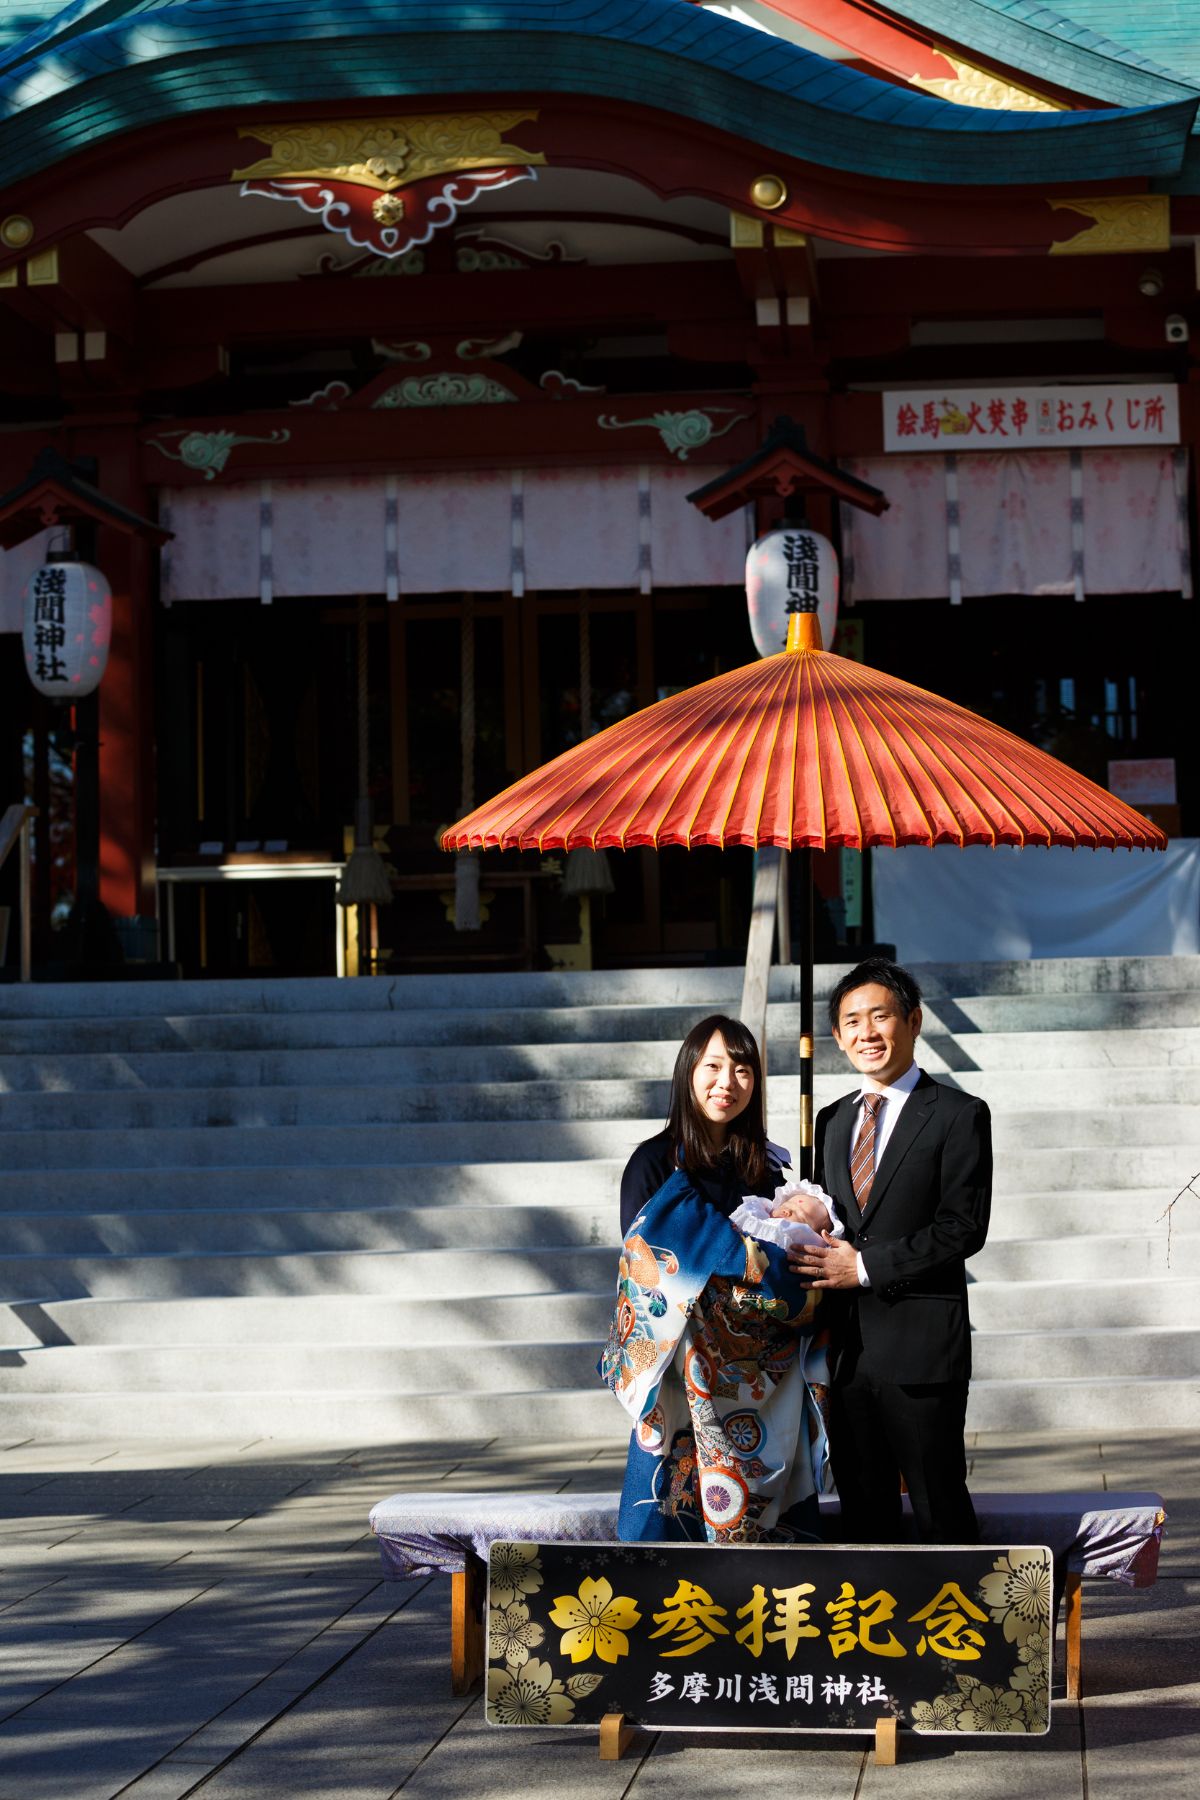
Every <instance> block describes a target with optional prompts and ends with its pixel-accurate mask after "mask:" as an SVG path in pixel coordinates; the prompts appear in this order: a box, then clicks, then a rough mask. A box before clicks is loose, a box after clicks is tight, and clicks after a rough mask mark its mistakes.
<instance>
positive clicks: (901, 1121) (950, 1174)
mask: <svg viewBox="0 0 1200 1800" xmlns="http://www.w3.org/2000/svg"><path fill="white" fill-rule="evenodd" d="M858 1092H861V1090H858ZM858 1092H856V1093H854V1094H848V1095H846V1097H845V1098H844V1099H842V1100H839V1101H837V1103H836V1104H835V1105H833V1106H827V1107H824V1108H823V1109H822V1110H821V1112H820V1113H819V1114H818V1115H817V1130H816V1168H815V1175H816V1179H817V1181H818V1182H819V1183H820V1185H821V1186H822V1187H823V1188H824V1189H825V1191H826V1193H828V1194H830V1195H831V1196H832V1197H833V1199H834V1200H835V1202H836V1203H837V1209H838V1212H839V1214H840V1215H841V1217H842V1220H843V1222H844V1224H845V1226H846V1236H847V1237H848V1239H849V1240H850V1242H851V1243H852V1244H853V1245H854V1247H855V1248H856V1249H857V1250H859V1251H861V1253H862V1259H863V1263H864V1265H865V1267H866V1271H867V1274H868V1276H869V1277H870V1280H871V1285H870V1287H869V1288H860V1289H859V1290H858V1291H857V1293H851V1292H849V1291H848V1290H847V1291H845V1295H844V1298H845V1302H846V1304H845V1305H843V1306H842V1307H840V1308H839V1309H838V1312H837V1318H836V1321H834V1322H833V1333H834V1335H833V1358H834V1374H835V1376H836V1373H837V1367H838V1362H839V1360H840V1357H841V1354H842V1352H843V1351H844V1349H845V1346H846V1343H847V1340H848V1339H849V1338H850V1337H851V1336H852V1335H853V1332H854V1324H855V1318H856V1317H857V1326H858V1332H859V1333H860V1334H861V1339H862V1355H863V1366H864V1368H870V1369H871V1370H872V1371H873V1372H875V1373H877V1374H878V1375H879V1376H881V1377H882V1378H883V1379H884V1380H888V1381H894V1382H899V1383H916V1382H934V1381H965V1380H967V1379H968V1378H969V1376H970V1373H971V1326H970V1320H969V1319H968V1316H967V1276H966V1270H965V1268H964V1266H963V1263H964V1259H965V1258H966V1257H968V1256H973V1255H974V1254H975V1252H976V1251H977V1250H978V1249H980V1248H981V1247H982V1245H983V1241H984V1239H985V1238H986V1236H987V1228H988V1216H989V1212H990V1209H991V1197H992V1131H991V1115H990V1114H989V1112H988V1109H987V1107H986V1105H985V1104H984V1102H983V1101H982V1100H977V1099H976V1098H975V1097H974V1096H973V1095H971V1094H964V1093H962V1092H961V1091H960V1090H959V1089H958V1088H951V1087H943V1086H942V1085H941V1083H939V1082H936V1081H934V1080H932V1079H931V1077H930V1076H928V1075H926V1074H925V1073H924V1072H922V1075H921V1079H920V1081H919V1082H918V1083H917V1085H916V1087H915V1088H914V1089H913V1091H912V1093H911V1094H909V1096H908V1098H907V1100H906V1101H905V1102H904V1106H903V1108H902V1110H901V1113H900V1117H899V1118H898V1119H897V1121H896V1124H895V1127H894V1129H893V1131H892V1133H891V1136H890V1137H889V1138H888V1142H887V1147H886V1148H885V1150H884V1153H883V1156H882V1158H881V1160H880V1163H879V1166H878V1167H877V1169H876V1171H875V1180H874V1182H873V1184H872V1187H871V1192H870V1195H869V1197H868V1200H867V1205H866V1209H865V1211H864V1212H863V1213H862V1214H861V1215H860V1213H859V1210H858V1207H857V1205H856V1204H855V1200H854V1192H853V1189H852V1188H851V1186H850V1138H851V1133H852V1131H853V1128H854V1115H855V1110H856V1104H857V1099H858ZM838 1297H839V1299H841V1298H843V1295H842V1294H841V1293H839V1296H838Z"/></svg>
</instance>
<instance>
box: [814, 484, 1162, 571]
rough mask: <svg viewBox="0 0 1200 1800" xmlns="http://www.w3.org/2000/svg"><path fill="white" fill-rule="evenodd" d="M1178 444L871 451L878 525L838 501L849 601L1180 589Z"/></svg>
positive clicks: (875, 520)
mask: <svg viewBox="0 0 1200 1800" xmlns="http://www.w3.org/2000/svg"><path fill="white" fill-rule="evenodd" d="M1186 454H1187V453H1186V452H1185V451H1175V450H1170V449H1166V450H1142V449H1116V450H1080V451H1075V452H1069V451H1063V450H1057V451H1050V450H1047V451H1023V450H1022V451H1015V450H1014V451H1008V452H1005V453H995V454H991V455H962V454H958V455H955V456H953V457H950V456H936V455H932V456H874V457H859V458H856V459H854V460H852V461H850V462H848V463H847V465H846V466H847V468H848V469H849V471H850V472H851V473H852V474H854V475H857V476H859V477H860V478H861V479H862V480H863V481H868V482H870V483H871V484H872V485H873V486H875V487H879V488H882V489H883V492H884V493H885V494H886V495H887V497H888V499H889V501H890V502H891V506H890V509H889V510H888V511H887V512H885V513H883V514H881V516H880V517H879V518H877V519H874V518H871V517H870V515H869V514H866V513H862V512H858V511H855V510H853V509H852V508H849V507H844V508H843V509H842V527H843V537H844V551H845V564H846V566H845V569H844V581H845V588H846V592H847V597H848V598H850V599H853V600H936V599H943V598H948V597H954V598H958V597H960V596H961V597H965V598H968V599H969V598H971V597H972V596H977V595H983V594H1071V593H1075V594H1077V595H1079V597H1081V598H1082V597H1083V595H1085V594H1089V593H1090V594H1154V593H1182V594H1185V595H1188V596H1189V597H1190V592H1191V579H1190V545H1189V534H1188V518H1187V504H1186V485H1187V470H1186Z"/></svg>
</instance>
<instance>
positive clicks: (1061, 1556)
mask: <svg viewBox="0 0 1200 1800" xmlns="http://www.w3.org/2000/svg"><path fill="white" fill-rule="evenodd" d="M618 1498H619V1496H618V1495H617V1494H615V1493H603V1494H580V1493H567V1494H452V1493H431V1494H394V1495H393V1496H392V1498H391V1499H390V1500H381V1501H379V1503H378V1505H376V1506H374V1507H372V1509H371V1529H372V1531H373V1532H374V1533H375V1536H376V1537H377V1538H378V1539H379V1551H380V1555H381V1556H382V1558H383V1570H384V1575H385V1576H386V1577H387V1579H388V1580H389V1581H408V1580H410V1579H412V1578H414V1577H416V1576H418V1575H433V1574H445V1575H452V1574H456V1573H457V1572H458V1571H459V1570H461V1569H464V1568H465V1567H466V1562H467V1557H468V1556H469V1555H474V1556H477V1557H478V1558H479V1559H480V1561H481V1562H486V1561H487V1551H488V1545H489V1544H491V1543H494V1542H495V1541H496V1540H497V1539H498V1538H512V1539H516V1540H518V1541H521V1542H525V1543H531V1544H559V1543H563V1544H589V1543H591V1544H608V1543H614V1542H615V1541H616V1536H617V1501H618ZM974 1500H975V1511H976V1514H977V1515H978V1518H979V1527H980V1536H981V1538H982V1540H983V1542H984V1543H985V1544H986V1543H993V1544H1048V1545H1049V1547H1050V1549H1051V1550H1052V1551H1053V1552H1054V1559H1055V1562H1056V1564H1057V1565H1058V1567H1059V1568H1060V1569H1066V1570H1070V1571H1071V1572H1072V1573H1074V1574H1078V1575H1107V1576H1108V1577H1109V1579H1110V1580H1112V1581H1123V1582H1125V1583H1126V1585H1127V1586H1129V1587H1152V1586H1153V1585H1154V1580H1155V1576H1156V1575H1157V1573H1158V1549H1159V1544H1160V1542H1161V1540H1162V1533H1163V1526H1164V1524H1165V1522H1166V1513H1165V1512H1164V1510H1163V1503H1162V1501H1161V1499H1160V1498H1159V1496H1158V1495H1157V1494H1148V1493H1147V1494H1087V1493H1077V1494H976V1495H975V1496H974ZM821 1510H822V1513H831V1514H836V1512H837V1510H838V1506H837V1501H836V1500H822V1502H821Z"/></svg>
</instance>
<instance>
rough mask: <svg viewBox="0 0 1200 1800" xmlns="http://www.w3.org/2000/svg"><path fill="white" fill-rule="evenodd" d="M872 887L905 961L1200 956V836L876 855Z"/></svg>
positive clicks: (887, 931)
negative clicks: (1155, 843) (1159, 845)
mask: <svg viewBox="0 0 1200 1800" xmlns="http://www.w3.org/2000/svg"><path fill="white" fill-rule="evenodd" d="M871 883H872V890H873V893H874V900H875V936H876V938H878V939H879V941H880V942H881V943H889V944H895V946H896V954H897V956H898V957H899V958H900V960H901V961H902V962H993V961H1009V960H1016V959H1023V958H1026V957H1044V956H1194V955H1195V954H1196V953H1197V951H1200V839H1197V838H1175V839H1173V840H1172V842H1171V843H1170V844H1169V845H1168V847H1167V849H1166V851H1165V852H1162V851H1151V850H1066V849H1060V848H1055V849H1050V850H1043V849H1036V848H1032V849H1028V850H1018V849H1013V848H1011V847H1007V846H1006V847H1005V848H1003V849H999V850H989V849H987V848H986V846H984V845H979V844H973V845H971V846H970V847H969V848H967V849H966V850H954V849H951V848H949V847H939V848H938V849H936V850H922V849H916V848H906V849H903V850H873V851H872V852H871Z"/></svg>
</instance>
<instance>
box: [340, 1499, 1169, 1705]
mask: <svg viewBox="0 0 1200 1800" xmlns="http://www.w3.org/2000/svg"><path fill="white" fill-rule="evenodd" d="M973 1497H974V1501H975V1511H976V1514H977V1516H978V1519H979V1530H980V1537H981V1540H982V1542H983V1543H985V1544H987V1543H992V1544H1047V1545H1049V1547H1050V1549H1051V1550H1052V1551H1053V1552H1054V1568H1055V1603H1056V1606H1057V1603H1058V1601H1059V1598H1060V1597H1061V1600H1062V1604H1063V1607H1064V1627H1065V1634H1066V1691H1067V1698H1068V1699H1069V1700H1078V1699H1079V1697H1080V1693H1081V1691H1082V1688H1081V1681H1082V1675H1081V1632H1082V1618H1083V1604H1082V1602H1083V1596H1082V1591H1081V1583H1082V1581H1083V1579H1084V1577H1085V1576H1086V1577H1089V1578H1091V1577H1099V1576H1104V1577H1106V1578H1107V1579H1108V1580H1110V1581H1119V1582H1122V1583H1123V1584H1124V1585H1125V1586H1127V1587H1134V1588H1148V1587H1153V1585H1154V1582H1155V1580H1156V1578H1157V1575H1158V1552H1159V1545H1160V1543H1161V1541H1162V1534H1163V1527H1164V1525H1165V1523H1166V1513H1165V1511H1164V1509H1163V1503H1162V1500H1161V1499H1160V1497H1159V1496H1158V1495H1157V1494H1151V1493H1120V1494H1087V1493H1067V1494H975V1495H974V1496H973ZM617 1501H618V1496H617V1495H616V1494H614V1493H611V1492H609V1493H602V1494H584V1493H567V1494H446V1493H430V1494H419V1493H418V1494H395V1495H393V1497H392V1498H391V1499H390V1500H381V1501H380V1502H379V1503H378V1505H376V1506H374V1507H373V1508H372V1509H371V1529H372V1531H373V1532H374V1533H375V1536H376V1538H377V1539H378V1541H379V1552H380V1556H381V1557H382V1559H383V1571H384V1576H385V1579H387V1580H389V1581H409V1580H414V1579H416V1578H417V1577H419V1576H424V1575H449V1576H450V1577H451V1581H452V1596H451V1614H450V1617H451V1627H450V1684H451V1688H452V1690H453V1692H454V1693H456V1694H465V1693H469V1692H470V1690H471V1688H472V1687H473V1686H474V1685H475V1683H476V1682H477V1681H478V1680H479V1679H480V1677H481V1676H482V1674H483V1669H484V1662H485V1656H486V1644H485V1636H484V1622H483V1609H484V1600H485V1590H486V1586H487V1551H488V1545H489V1544H491V1543H495V1542H496V1541H497V1540H499V1539H514V1540H516V1541H518V1542H524V1543H534V1544H537V1543H541V1544H552V1543H581V1544H587V1543H615V1542H616V1538H617ZM838 1511H839V1508H838V1503H837V1501H836V1499H823V1500H822V1502H821V1515H822V1518H823V1519H824V1520H827V1521H828V1525H829V1532H828V1535H829V1537H831V1538H836V1536H837V1518H838Z"/></svg>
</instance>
